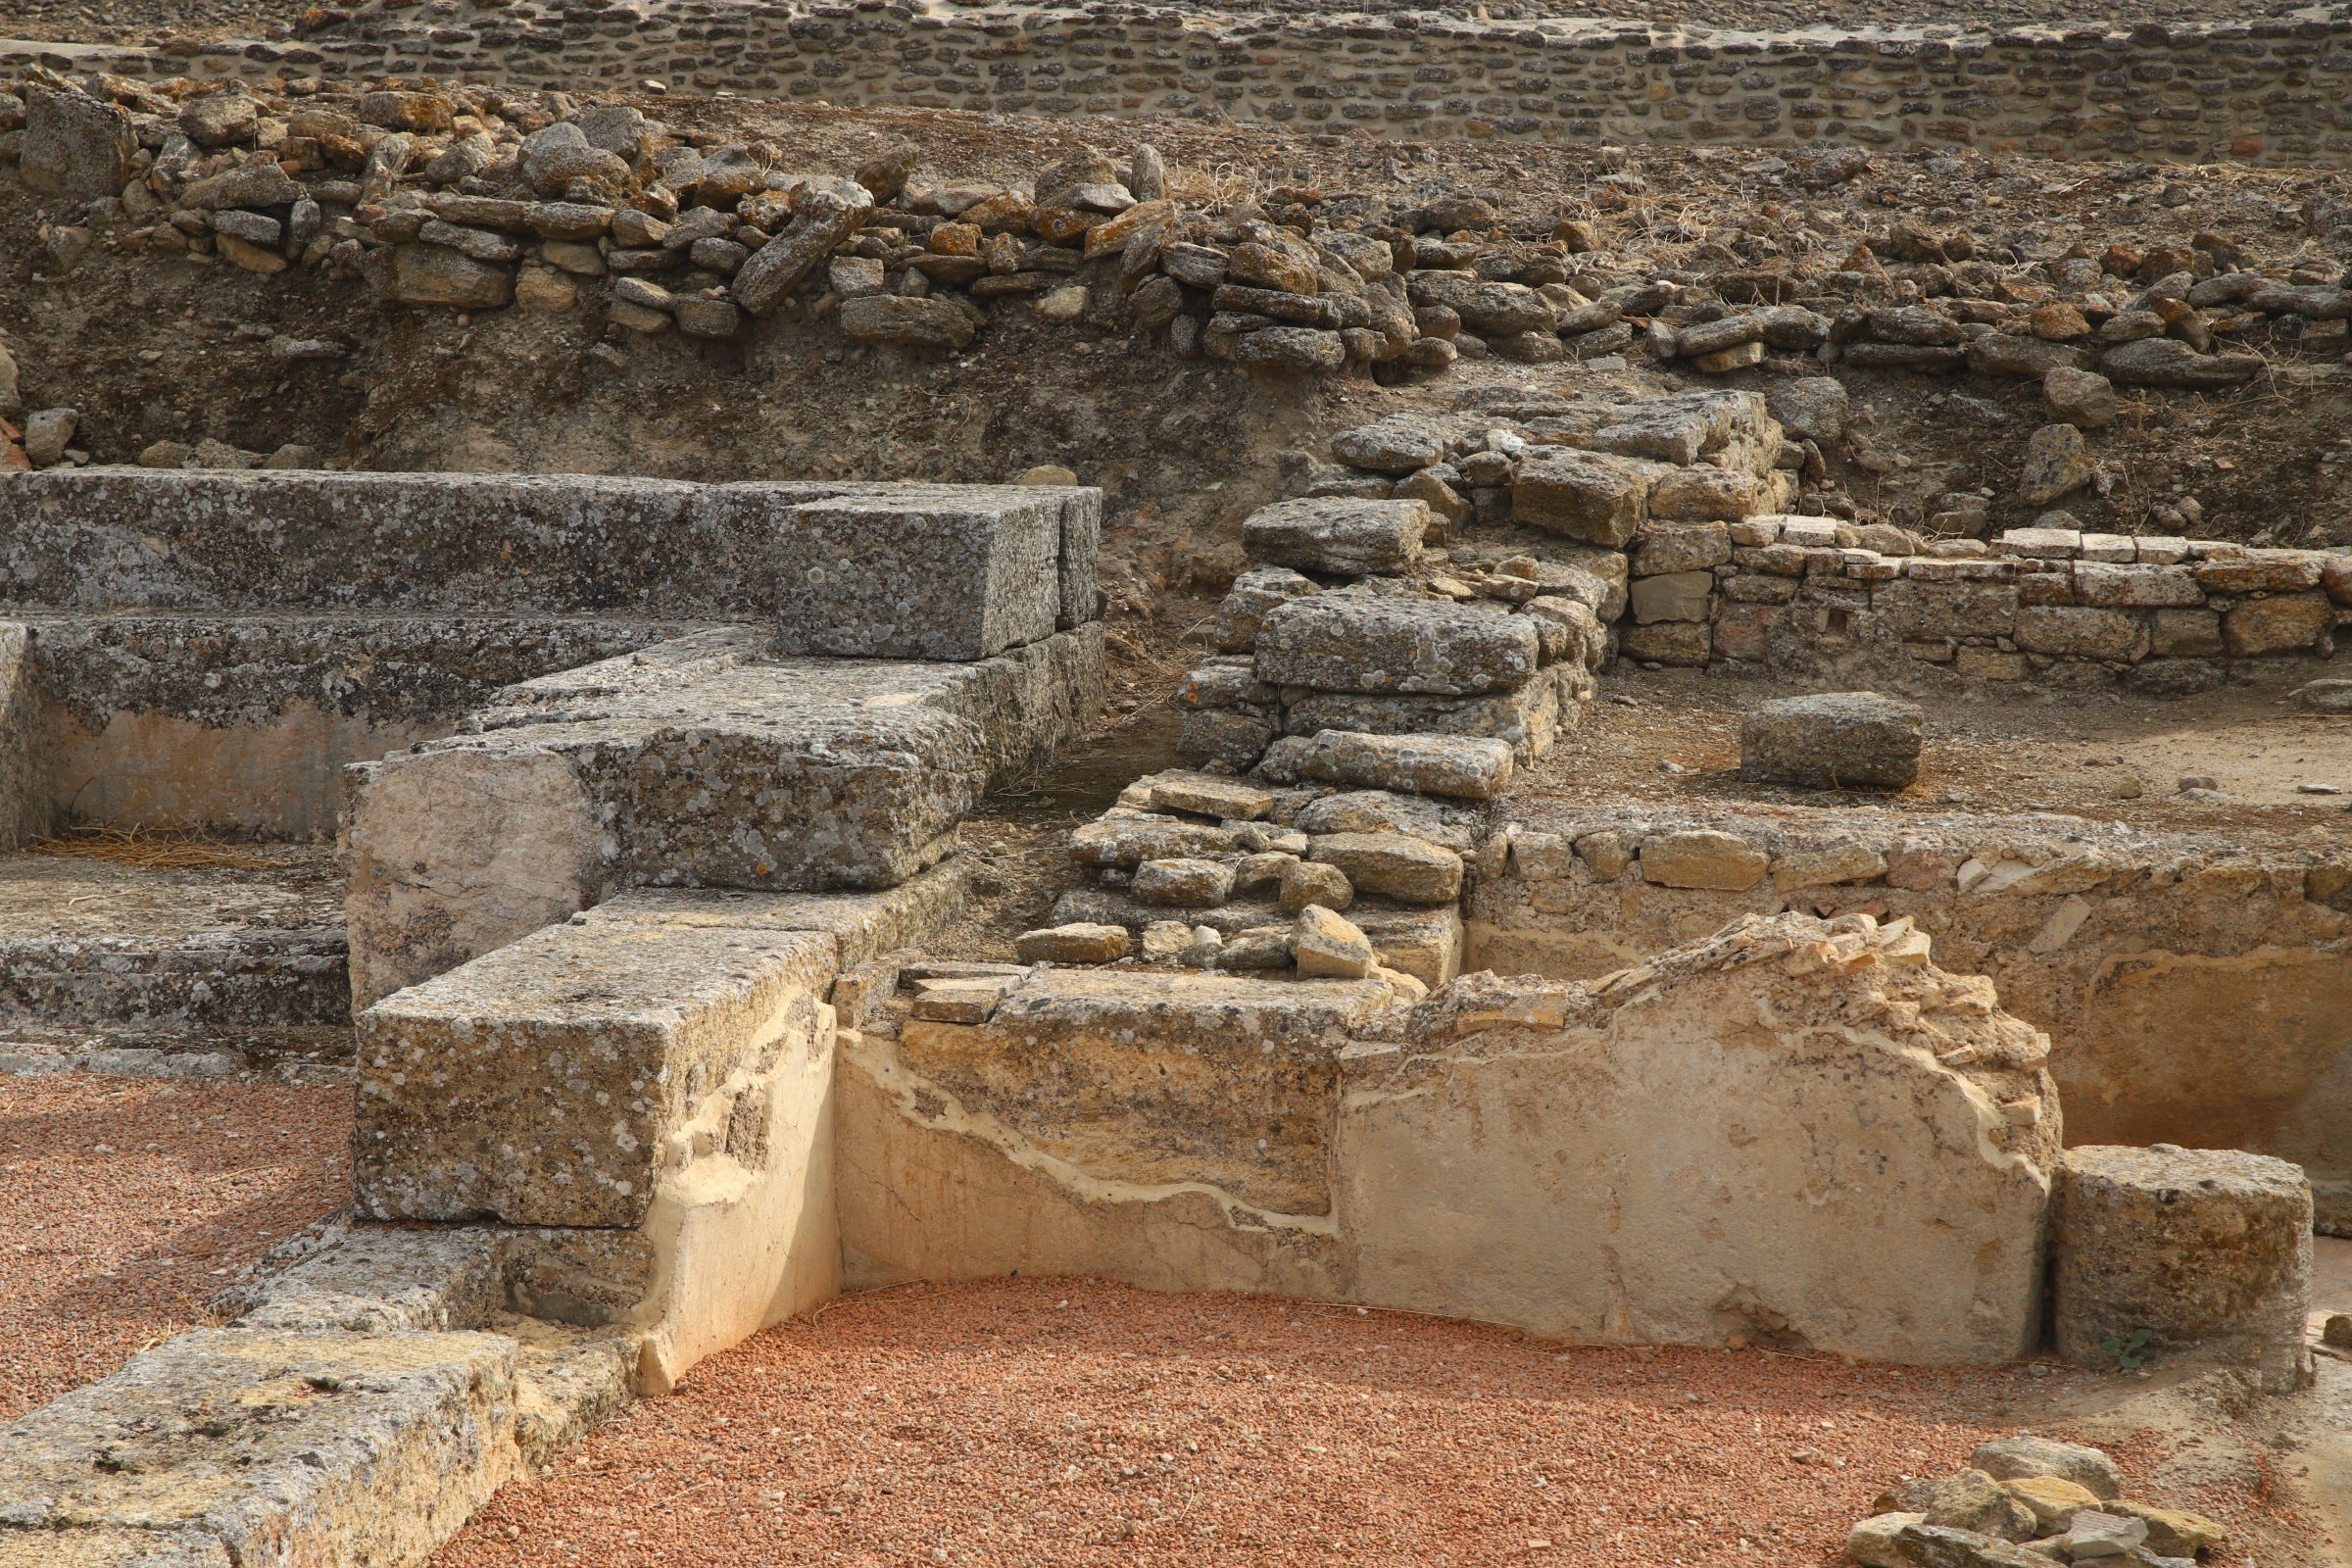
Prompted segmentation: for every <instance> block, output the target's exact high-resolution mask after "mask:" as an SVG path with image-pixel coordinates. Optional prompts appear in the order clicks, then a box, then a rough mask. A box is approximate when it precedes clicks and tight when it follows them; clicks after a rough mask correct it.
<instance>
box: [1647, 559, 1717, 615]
mask: <svg viewBox="0 0 2352 1568" xmlns="http://www.w3.org/2000/svg"><path fill="white" fill-rule="evenodd" d="M1714 591H1715V576H1714V573H1712V572H1708V571H1675V572H1666V573H1663V574H1661V575H1658V576H1654V577H1636V578H1635V579H1634V583H1633V592H1632V595H1631V597H1632V599H1633V607H1634V619H1635V620H1636V621H1637V622H1638V623H1640V624H1642V625H1644V626H1646V625H1649V624H1651V623H1652V622H1655V621H1661V620H1689V621H1703V620H1705V619H1706V618H1707V605H1708V602H1709V600H1710V599H1711V598H1712V596H1713V594H1714Z"/></svg>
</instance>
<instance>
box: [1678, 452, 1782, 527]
mask: <svg viewBox="0 0 2352 1568" xmlns="http://www.w3.org/2000/svg"><path fill="white" fill-rule="evenodd" d="M1768 499H1769V498H1768V495H1767V492H1766V489H1765V487H1764V485H1763V483H1762V482H1761V481H1759V480H1758V478H1757V477H1756V475H1755V474H1753V473H1749V472H1746V471H1744V470H1742V469H1739V468H1716V467H1709V466H1706V465H1704V464H1700V465H1695V466H1691V467H1688V468H1677V469H1674V470H1673V471H1671V472H1668V473H1663V474H1660V475H1659V476H1658V479H1657V482H1656V483H1655V484H1653V485H1652V486H1650V491H1649V515H1651V516H1652V517H1655V518H1658V519H1660V520H1661V521H1669V522H1732V521H1736V520H1738V519H1739V518H1741V517H1744V516H1747V515H1749V514H1750V513H1756V512H1764V511H1768V510H1769V506H1768Z"/></svg>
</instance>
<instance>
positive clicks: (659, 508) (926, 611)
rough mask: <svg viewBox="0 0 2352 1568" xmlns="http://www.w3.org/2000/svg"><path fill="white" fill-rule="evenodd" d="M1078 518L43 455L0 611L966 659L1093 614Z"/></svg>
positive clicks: (1037, 502) (10, 504) (902, 493)
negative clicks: (483, 631)
mask: <svg viewBox="0 0 2352 1568" xmlns="http://www.w3.org/2000/svg"><path fill="white" fill-rule="evenodd" d="M1100 529H1101V498H1100V495H1099V493H1098V492H1095V491H1092V490H1087V489H1082V488H1070V487H1032V486H1019V485H927V484H883V483H867V482H858V481H847V480H840V481H821V482H820V481H805V480H802V481H747V482H744V483H739V484H722V485H703V484H689V483H684V482H680V481H676V480H668V479H639V478H611V477H602V476H598V475H592V474H466V473H360V472H351V473H346V472H328V471H323V470H317V469H311V470H273V469H249V470H225V469H190V468H171V469H165V468H87V469H73V468H57V469H47V470H43V471H41V472H39V473H29V474H21V475H17V476H15V477H13V478H12V479H11V481H10V482H9V483H8V484H7V485H5V486H0V557H4V558H5V559H6V560H7V562H8V573H9V575H8V576H7V578H6V579H4V580H0V603H22V604H31V605H43V606H52V607H57V608H78V607H90V608H98V607H104V608H107V609H130V608H150V609H170V610H215V611H270V612H273V613H274V612H282V611H284V610H287V609H289V608H295V607H307V608H313V609H320V610H377V611H403V610H405V611H415V612H422V613H434V614H445V615H446V614H457V613H548V614H616V613H617V614H626V615H631V616H637V617H663V616H681V617H688V618H693V619H700V620H738V621H767V620H770V619H771V618H772V619H773V620H775V621H777V622H779V623H780V624H781V626H782V628H783V630H784V631H785V633H786V634H787V640H788V641H790V640H792V639H795V638H798V639H802V640H804V641H805V642H806V644H807V646H809V647H811V648H814V649H816V650H817V651H820V652H840V653H848V654H858V655H866V656H872V657H890V658H902V659H935V658H947V659H978V658H984V657H986V656H988V655H990V654H995V653H998V652H1000V651H1002V650H1004V649H1005V648H1009V647H1013V646H1017V645H1019V644H1023V643H1031V642H1035V641H1037V640H1039V639H1040V638H1042V637H1044V636H1046V635H1047V634H1049V633H1051V632H1052V631H1053V630H1054V628H1055V626H1056V624H1057V623H1062V622H1067V624H1068V625H1070V626H1078V625H1083V624H1085V623H1087V622H1090V621H1093V620H1095V619H1097V618H1098V616H1099V613H1100V608H1099V601H1098V596H1097V590H1096V585H1095V573H1096V555H1097V551H1098V545H1099V535H1100ZM845 563H846V564H845ZM811 572H815V573H816V574H817V576H816V577H815V578H813V579H812V577H811V575H810V574H811ZM909 607H912V608H909Z"/></svg>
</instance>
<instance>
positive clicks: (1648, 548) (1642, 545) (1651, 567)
mask: <svg viewBox="0 0 2352 1568" xmlns="http://www.w3.org/2000/svg"><path fill="white" fill-rule="evenodd" d="M1632 557H1633V559H1632V562H1631V563H1630V564H1631V566H1632V569H1633V574H1634V575H1635V576H1637V577H1657V576H1663V575H1665V574H1667V573H1669V572H1682V571H1705V570H1708V569H1709V568H1711V567H1715V566H1725V565H1729V564H1731V560H1732V537H1731V533H1730V531H1729V530H1728V529H1727V528H1726V527H1725V526H1724V525H1723V524H1722V523H1720V522H1698V523H1690V524H1680V525H1666V524H1661V525H1659V526H1656V527H1650V528H1644V529H1642V532H1641V533H1640V534H1638V535H1637V536H1636V537H1635V539H1634V542H1633V550H1632Z"/></svg>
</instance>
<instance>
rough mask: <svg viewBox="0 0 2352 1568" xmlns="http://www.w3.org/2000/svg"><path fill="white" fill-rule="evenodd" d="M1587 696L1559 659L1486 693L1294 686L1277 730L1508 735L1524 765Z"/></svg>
mask: <svg viewBox="0 0 2352 1568" xmlns="http://www.w3.org/2000/svg"><path fill="white" fill-rule="evenodd" d="M1537 603H1538V604H1546V603H1552V601H1547V600H1538V601H1537ZM1588 695H1590V692H1589V682H1585V681H1579V680H1577V679H1576V678H1575V677H1574V674H1573V672H1571V671H1567V670H1564V669H1562V668H1560V667H1559V666H1554V667H1553V668H1550V669H1545V670H1540V671H1538V672H1537V675H1536V678H1535V679H1533V680H1531V681H1529V682H1528V683H1527V684H1526V685H1524V686H1521V687H1519V688H1518V689H1516V690H1514V691H1507V692H1498V693H1496V694H1495V695H1494V696H1492V697H1367V696H1362V695H1359V694H1356V693H1351V692H1311V691H1305V690H1298V691H1296V692H1295V693H1294V694H1293V695H1292V696H1291V697H1290V698H1289V700H1288V701H1286V702H1285V703H1284V704H1283V706H1282V729H1283V733H1284V734H1286V735H1314V734H1318V733H1320V732H1322V731H1324V730H1327V729H1344V730H1354V731H1357V732H1359V733H1362V734H1370V735H1480V736H1491V737H1493V738H1494V739H1495V740H1500V741H1507V742H1509V743H1510V747H1511V755H1512V756H1513V757H1515V758H1516V759H1517V760H1519V761H1520V762H1521V763H1522V764H1524V763H1527V762H1532V761H1534V760H1536V759H1537V758H1539V757H1541V756H1543V755H1544V753H1545V752H1547V751H1549V750H1550V749H1551V745H1552V742H1553V741H1554V740H1555V739H1557V738H1558V736H1559V734H1560V733H1561V731H1563V730H1566V729H1570V728H1573V727H1574V726H1575V724H1576V722H1577V718H1578V715H1579V710H1580V708H1581V705H1582V703H1583V701H1584V699H1585V697H1587V696H1588ZM1260 749H1261V750H1262V749H1263V748H1262V747H1261V748H1260Z"/></svg>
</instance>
